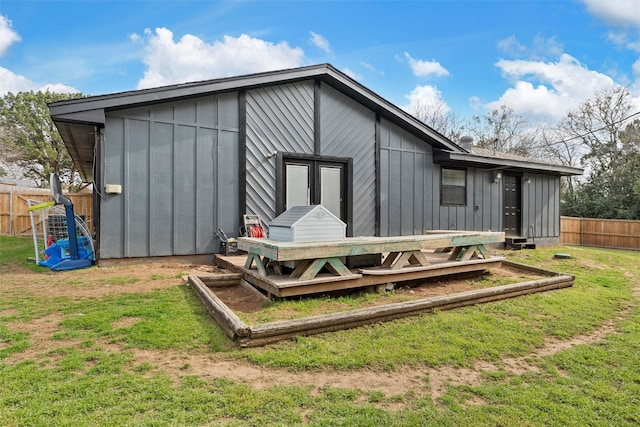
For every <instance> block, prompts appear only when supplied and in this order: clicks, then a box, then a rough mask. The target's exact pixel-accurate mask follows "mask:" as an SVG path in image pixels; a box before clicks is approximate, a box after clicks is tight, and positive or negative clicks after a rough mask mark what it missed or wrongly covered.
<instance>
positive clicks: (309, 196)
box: [284, 159, 346, 221]
mask: <svg viewBox="0 0 640 427" xmlns="http://www.w3.org/2000/svg"><path fill="white" fill-rule="evenodd" d="M284 174H285V176H284V179H285V208H286V209H289V208H290V207H291V206H296V205H318V204H321V205H323V206H324V207H325V208H327V209H328V210H329V211H330V212H331V213H333V214H334V215H335V216H337V217H338V218H340V219H341V220H343V221H346V209H345V203H344V202H345V200H344V192H345V167H344V165H343V164H341V163H334V162H326V161H320V160H306V159H305V160H301V159H285V170H284Z"/></svg>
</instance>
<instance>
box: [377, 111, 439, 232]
mask: <svg viewBox="0 0 640 427" xmlns="http://www.w3.org/2000/svg"><path fill="white" fill-rule="evenodd" d="M434 174H435V173H434V166H433V154H432V151H431V146H429V145H428V144H426V143H424V142H423V141H421V140H419V139H418V138H416V137H414V136H413V135H410V134H409V133H407V132H405V131H403V130H401V129H400V128H398V127H397V126H396V125H394V124H392V123H390V122H388V121H386V120H384V119H382V120H381V122H380V175H381V177H384V178H381V179H384V184H383V185H381V187H380V209H381V218H380V221H381V222H382V224H381V225H380V233H381V235H383V236H385V235H409V234H423V233H424V232H425V231H426V230H430V229H433V228H434V220H433V218H434V215H433V210H434V207H433V205H434V204H435V203H439V198H436V196H435V195H434V191H435V190H434V184H433V179H434V178H433V177H434ZM436 200H437V201H436ZM382 212H384V214H382Z"/></svg>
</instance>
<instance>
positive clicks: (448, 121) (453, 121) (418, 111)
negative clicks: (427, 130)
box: [411, 100, 467, 142]
mask: <svg viewBox="0 0 640 427" xmlns="http://www.w3.org/2000/svg"><path fill="white" fill-rule="evenodd" d="M411 114H412V115H413V116H414V117H415V118H417V119H418V120H420V121H421V122H422V123H424V124H426V125H427V126H429V127H431V128H432V129H434V130H436V131H438V132H439V133H441V134H442V135H444V136H446V137H447V138H449V139H450V140H451V141H454V142H457V141H460V138H461V137H462V136H463V135H464V133H465V130H466V128H467V127H466V125H465V124H464V122H463V120H461V119H460V117H459V116H458V115H456V114H455V113H453V112H452V111H451V110H450V109H449V107H448V106H447V105H446V104H445V103H444V102H443V101H442V100H438V101H437V102H435V103H426V102H417V103H414V104H413V105H412V110H411Z"/></svg>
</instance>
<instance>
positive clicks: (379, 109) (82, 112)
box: [49, 64, 461, 151]
mask: <svg viewBox="0 0 640 427" xmlns="http://www.w3.org/2000/svg"><path fill="white" fill-rule="evenodd" d="M316 78H318V79H320V80H321V81H323V82H325V83H327V84H329V85H330V86H332V87H334V88H336V89H337V90H339V91H341V92H343V93H344V94H346V95H348V96H350V97H352V98H353V99H355V100H356V101H359V102H361V103H362V104H363V105H365V106H367V107H368V108H370V109H372V110H373V111H375V112H376V113H379V114H381V115H382V116H383V117H385V118H387V119H389V120H390V121H392V122H394V123H395V124H397V125H399V126H400V127H402V128H403V129H405V130H407V131H408V132H410V133H413V134H416V135H417V136H420V137H422V138H423V139H429V140H431V141H433V142H434V143H435V144H434V145H435V146H436V147H438V148H444V149H448V150H454V151H459V150H461V148H460V147H459V146H457V145H456V144H455V143H453V142H452V141H450V140H449V139H448V138H446V137H445V136H443V135H441V134H440V133H438V132H437V131H435V130H434V129H432V128H430V127H429V126H427V125H425V124H424V123H422V122H421V121H419V120H418V119H416V118H415V117H413V116H411V115H410V114H408V113H406V112H405V111H403V110H402V109H400V108H399V107H397V106H395V105H394V104H392V103H390V102H389V101H387V100H385V99H384V98H382V97H380V96H379V95H377V94H376V93H374V92H372V91H371V90H369V89H367V88H366V87H364V86H363V85H361V84H360V83H358V82H356V81H355V80H353V79H351V78H350V77H348V76H347V75H346V74H344V73H342V72H340V71H338V70H337V69H336V68H334V67H333V66H332V65H330V64H320V65H313V66H308V67H300V68H293V69H288V70H280V71H270V72H265V73H257V74H249V75H245V76H239V77H228V78H221V79H214V80H206V81H201V82H192V83H183V84H178V85H171V86H163V87H157V88H151V89H142V90H135V91H129V92H119V93H113V94H108V95H99V96H91V97H87V98H79V99H73V100H66V101H59V102H53V103H51V104H49V109H50V113H51V118H52V119H53V121H54V122H76V123H87V124H89V123H90V124H95V125H99V126H100V125H104V122H105V118H104V113H105V111H109V110H114V109H122V108H130V107H134V106H141V105H148V104H156V103H161V102H167V101H171V100H178V99H184V98H192V97H197V96H204V95H207V94H210V93H221V92H229V91H237V90H241V89H248V88H252V87H260V86H268V85H275V84H282V83H288V82H293V81H300V80H308V79H316Z"/></svg>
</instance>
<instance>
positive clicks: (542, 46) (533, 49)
mask: <svg viewBox="0 0 640 427" xmlns="http://www.w3.org/2000/svg"><path fill="white" fill-rule="evenodd" d="M498 49H499V50H500V51H502V52H504V53H505V54H507V55H509V56H511V57H513V58H525V57H526V58H528V59H544V58H557V57H558V56H560V55H561V54H562V52H563V51H564V46H563V45H562V44H561V43H559V42H558V41H557V40H556V39H555V37H549V38H547V37H543V36H542V35H541V34H538V35H536V36H535V38H534V39H533V43H532V45H531V46H527V45H524V44H522V43H520V41H519V40H518V39H517V38H516V36H514V35H512V36H510V37H507V38H506V39H504V40H499V41H498Z"/></svg>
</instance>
